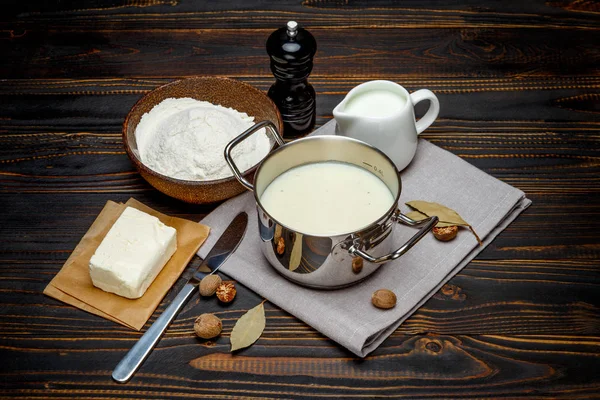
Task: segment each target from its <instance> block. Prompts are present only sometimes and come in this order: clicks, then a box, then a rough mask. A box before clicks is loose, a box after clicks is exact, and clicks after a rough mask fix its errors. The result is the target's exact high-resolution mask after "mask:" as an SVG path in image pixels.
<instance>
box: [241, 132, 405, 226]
mask: <svg viewBox="0 0 600 400" xmlns="http://www.w3.org/2000/svg"><path fill="white" fill-rule="evenodd" d="M322 140H333V141H340V142H341V141H347V142H354V143H355V144H357V145H359V146H362V147H364V148H366V149H367V150H370V151H375V152H376V153H378V154H379V155H380V156H382V157H383V159H384V160H385V161H387V162H388V163H389V165H390V166H391V167H392V169H393V170H394V171H395V174H394V176H395V177H396V179H397V180H398V191H397V193H396V194H395V195H394V201H393V203H392V205H391V206H390V207H389V208H388V210H387V211H386V212H385V213H383V214H382V215H381V217H379V218H377V219H376V220H375V221H373V222H370V223H369V224H367V225H365V226H363V227H361V228H360V229H355V230H352V231H349V232H340V233H335V234H312V233H306V232H303V231H301V230H298V229H296V228H293V227H291V226H288V225H286V224H283V223H281V222H280V221H279V220H278V219H276V218H274V217H273V216H272V215H271V214H270V213H269V212H268V211H267V209H266V207H264V206H263V204H262V203H261V201H260V198H259V196H258V193H257V191H256V188H255V187H254V189H253V190H252V191H253V192H254V200H255V201H256V204H257V206H258V207H259V208H260V210H261V211H262V212H264V213H265V214H266V215H267V216H268V217H269V218H270V219H271V220H273V221H274V222H275V223H277V224H279V225H281V226H282V227H284V228H286V229H288V230H290V231H293V232H296V233H300V234H302V235H305V236H312V237H336V236H348V235H351V234H353V233H357V232H363V231H365V230H369V229H371V228H372V227H373V226H375V225H378V224H380V223H381V222H382V221H385V220H387V219H388V218H389V217H390V216H391V215H392V214H393V213H394V212H395V211H396V210H398V200H399V199H400V193H401V192H402V179H401V177H400V172H399V171H398V169H397V168H396V165H395V164H394V162H393V161H392V160H391V159H390V158H389V157H388V156H387V155H386V154H385V153H384V152H382V151H381V150H379V149H378V148H376V147H374V146H372V145H370V144H368V143H365V142H363V141H361V140H358V139H354V138H349V137H345V136H336V135H319V136H308V137H304V138H301V139H297V140H294V141H293V142H288V143H286V144H284V145H283V146H279V147H277V148H275V149H272V150H271V151H270V152H269V153H268V154H267V155H266V156H265V158H264V159H263V160H262V161H261V162H260V164H259V166H258V168H257V169H256V173H255V177H254V182H255V183H256V181H257V180H258V177H259V176H260V173H261V170H262V168H263V166H264V165H265V164H266V162H267V160H269V158H271V157H273V156H275V155H276V154H278V153H280V152H284V151H286V150H289V149H290V148H292V147H293V146H298V145H301V144H302V143H304V142H308V141H322ZM327 161H338V162H342V163H346V164H350V163H347V162H345V161H342V160H335V159H330V160H322V161H319V162H327ZM307 164H315V162H306V163H301V164H298V165H294V166H293V167H292V168H296V167H299V166H302V165H307ZM353 165H355V164H353ZM290 169H291V168H290ZM288 170H289V169H288ZM288 170H286V171H288ZM366 170H367V171H368V172H369V173H371V174H373V176H375V177H376V178H377V179H380V178H379V177H378V176H377V175H375V174H374V173H373V172H371V171H369V170H368V169H366ZM286 171H284V172H286ZM284 172H282V173H281V174H283V173H284ZM281 174H278V175H277V177H279V176H281ZM277 177H276V178H277ZM380 180H381V179H380ZM271 182H272V181H271ZM382 182H383V183H384V185H386V187H387V188H388V189H389V190H390V191H391V188H390V187H389V186H388V185H387V184H386V183H385V182H384V181H383V180H382Z"/></svg>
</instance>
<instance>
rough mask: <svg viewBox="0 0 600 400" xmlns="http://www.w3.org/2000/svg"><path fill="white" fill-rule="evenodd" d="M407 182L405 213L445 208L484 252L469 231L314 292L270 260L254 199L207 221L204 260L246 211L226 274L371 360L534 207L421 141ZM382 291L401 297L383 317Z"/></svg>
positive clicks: (403, 231)
mask: <svg viewBox="0 0 600 400" xmlns="http://www.w3.org/2000/svg"><path fill="white" fill-rule="evenodd" d="M334 130H335V121H331V122H329V123H327V124H325V125H324V126H322V127H321V128H320V129H318V130H317V131H315V132H314V133H313V135H321V134H334ZM401 179H402V192H401V195H400V205H401V207H400V208H401V209H402V211H403V212H408V211H410V209H409V208H408V207H407V206H405V205H404V203H405V202H408V201H411V200H425V201H431V202H437V203H441V204H444V205H445V206H448V207H450V208H452V209H454V210H456V211H457V212H458V213H459V214H460V215H461V216H462V217H463V218H464V219H465V220H466V221H467V222H469V223H470V224H471V225H472V226H473V228H474V229H475V231H476V232H477V234H478V235H479V236H480V238H481V239H482V241H483V245H482V246H479V244H478V242H477V240H476V239H475V236H474V235H473V234H471V232H469V231H467V230H461V231H460V232H459V234H458V236H457V237H456V238H455V239H454V240H452V241H449V242H440V241H438V240H437V239H435V238H434V237H433V235H431V234H430V235H426V236H425V237H424V238H423V239H422V240H421V241H420V242H419V243H418V244H417V245H415V246H414V247H413V248H412V249H411V250H409V251H408V253H406V254H405V255H403V256H402V257H400V258H398V259H396V260H394V261H390V262H388V263H387V264H384V265H382V266H381V267H380V268H379V269H378V270H377V271H376V272H375V273H374V274H372V275H371V276H369V277H368V278H367V279H366V280H364V281H362V282H361V283H358V284H356V285H354V286H351V287H348V288H345V289H338V290H316V289H308V288H305V287H302V286H299V285H297V284H294V283H292V282H289V281H288V280H286V279H285V278H283V277H282V276H281V275H279V274H278V273H277V272H276V271H275V269H274V268H272V267H271V266H270V265H269V263H268V261H267V260H266V259H265V258H264V256H263V254H262V252H261V250H260V239H259V236H258V222H257V212H256V205H255V201H254V197H253V194H252V193H249V192H247V193H244V194H241V195H239V196H237V197H235V198H233V199H231V200H229V201H227V202H225V203H223V204H222V205H221V206H219V207H218V208H217V209H215V210H214V211H213V212H212V213H210V214H209V215H208V216H207V217H206V218H204V219H203V220H202V221H201V223H202V224H205V225H208V226H210V227H211V233H210V235H209V237H208V239H207V241H206V245H204V246H202V248H201V249H200V251H199V253H198V255H199V256H200V257H205V256H206V254H207V253H208V251H209V249H210V248H211V247H212V245H213V244H214V242H215V241H216V239H217V238H218V237H219V236H220V235H221V233H222V232H223V230H224V229H225V228H226V227H227V225H228V224H229V222H231V219H232V218H234V216H235V215H237V213H238V212H240V211H242V210H243V211H246V212H247V213H248V216H249V221H248V230H247V232H246V235H245V237H244V239H243V241H242V243H241V244H240V246H239V247H238V249H237V250H236V252H235V253H234V254H233V255H232V256H231V258H230V259H229V260H228V261H227V262H226V263H225V264H224V265H223V267H222V268H221V270H222V271H223V273H225V274H227V275H229V276H231V277H232V278H234V279H236V280H237V281H239V282H240V283H242V284H243V285H245V286H247V287H248V288H250V289H252V290H253V291H255V292H256V293H258V294H260V295H261V296H263V297H265V298H266V299H268V300H269V301H271V302H272V303H274V304H276V305H278V306H279V307H281V308H282V309H284V310H286V311H287V312H289V313H290V314H293V315H294V316H296V317H297V318H299V319H301V320H302V321H304V322H306V323H307V324H309V325H310V326H312V327H313V328H315V329H316V330H318V331H320V332H321V333H323V334H324V335H326V336H328V337H330V338H331V339H333V340H335V341H336V342H338V343H339V344H341V345H342V346H344V347H346V348H347V349H349V350H350V351H352V352H353V353H354V354H356V355H358V356H360V357H364V356H366V355H367V354H369V353H370V352H371V351H373V350H375V349H376V348H377V347H378V346H379V345H380V344H381V343H382V342H383V341H384V340H385V339H386V338H387V337H388V336H389V335H390V334H392V332H394V330H396V328H398V326H399V325H400V324H402V322H404V320H406V319H407V318H408V317H409V316H410V315H411V314H412V313H414V312H415V311H416V310H417V309H418V308H419V307H420V306H421V305H422V304H423V303H425V302H426V301H427V300H428V299H429V298H430V297H431V296H432V295H433V294H435V293H436V292H437V291H438V289H439V288H440V287H441V286H442V285H443V284H444V283H446V282H447V281H448V280H450V278H452V277H453V276H454V275H456V274H457V273H458V272H459V271H460V270H461V269H462V268H463V267H464V266H465V265H467V263H468V262H469V261H471V260H472V259H473V258H474V257H475V256H477V254H479V253H480V252H481V251H482V250H483V249H484V248H485V246H487V245H488V244H489V243H490V242H491V241H492V240H494V238H495V237H496V236H497V235H498V234H499V233H500V232H501V231H502V230H503V229H504V228H506V227H507V226H508V225H509V224H510V223H511V222H512V221H513V220H514V219H515V218H516V217H517V216H518V215H519V214H520V213H521V212H522V211H523V210H524V209H525V208H527V207H528V206H529V205H530V204H531V201H530V200H528V199H527V198H526V197H525V194H524V193H523V192H522V191H520V190H518V189H515V188H514V187H512V186H510V185H507V184H506V183H504V182H501V181H499V180H498V179H496V178H494V177H492V176H490V175H488V174H486V173H485V172H483V171H481V170H479V169H477V168H476V167H474V166H472V165H471V164H469V163H467V162H465V161H463V160H462V159H460V158H459V157H457V156H455V155H453V154H451V153H449V152H447V151H445V150H443V149H440V148H439V147H437V146H435V145H433V144H431V143H429V142H427V141H425V140H422V139H421V140H419V145H418V150H417V153H416V156H415V158H414V159H413V161H412V163H411V164H410V166H409V167H408V168H406V169H405V170H404V171H402V173H401ZM394 229H395V231H394V241H395V245H396V246H397V247H398V246H400V245H401V244H402V243H404V242H405V241H406V240H407V239H408V238H410V237H411V236H412V235H413V234H414V233H415V229H414V228H409V227H406V226H403V225H400V224H398V225H397V226H395V227H394ZM397 247H396V248H397ZM381 288H387V289H391V290H393V291H394V293H396V296H397V297H398V302H397V304H396V306H395V307H394V308H392V309H389V310H379V309H377V308H375V307H374V306H373V305H372V304H371V295H372V293H373V292H374V291H376V290H377V289H381Z"/></svg>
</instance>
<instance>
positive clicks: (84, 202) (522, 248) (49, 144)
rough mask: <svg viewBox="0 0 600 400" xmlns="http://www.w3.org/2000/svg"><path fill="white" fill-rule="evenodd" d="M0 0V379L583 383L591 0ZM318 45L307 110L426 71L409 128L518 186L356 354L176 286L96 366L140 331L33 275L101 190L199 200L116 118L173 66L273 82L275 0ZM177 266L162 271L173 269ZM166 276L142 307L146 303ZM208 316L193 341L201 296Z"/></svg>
mask: <svg viewBox="0 0 600 400" xmlns="http://www.w3.org/2000/svg"><path fill="white" fill-rule="evenodd" d="M55 3H56V4H54V5H50V4H47V3H46V2H42V1H32V2H26V1H9V2H8V4H6V2H5V4H4V6H3V9H2V16H1V17H0V54H1V55H2V58H1V61H0V79H2V81H1V85H0V104H1V105H0V210H1V211H0V359H1V361H0V397H2V398H29V399H31V398H40V397H48V398H64V397H77V398H94V399H100V398H142V399H149V398H188V397H200V398H297V397H305V396H306V397H308V396H312V397H317V398H330V397H339V398H355V397H356V398H357V397H403V398H409V399H414V398H451V397H455V398H490V397H505V398H522V397H532V398H547V397H552V398H578V399H580V398H591V397H597V396H599V393H600V379H599V378H598V375H599V372H598V371H600V313H599V307H600V301H599V298H600V296H599V290H600V266H599V264H600V262H599V255H600V224H599V223H598V220H599V219H600V179H599V175H598V173H599V172H600V74H599V72H600V49H599V44H600V17H599V16H600V14H599V11H600V6H599V5H598V3H596V2H593V1H569V0H553V1H541V0H535V1H521V2H504V3H506V4H504V3H503V2H497V1H455V0H450V1H446V2H439V3H438V2H434V1H412V0H411V1H404V2H386V1H371V2H367V1H326V0H325V1H314V0H307V1H304V2H302V3H301V2H300V1H294V2H292V1H279V2H272V3H271V4H267V2H258V1H254V2H250V1H221V2H205V4H203V3H202V2H193V1H167V0H157V1H135V2H131V1H123V0H114V1H107V2H100V1H87V2H85V1H82V2H79V1H66V2H55ZM289 19H295V20H297V21H299V22H300V23H301V24H302V25H304V26H306V27H307V28H309V29H310V31H311V32H312V33H313V34H314V36H315V37H316V39H317V42H318V45H319V49H318V53H317V55H316V59H315V68H314V70H313V74H312V76H311V79H310V81H311V82H312V84H313V85H314V87H315V89H316V91H317V96H318V98H317V101H318V108H317V125H322V124H323V123H325V122H327V121H328V120H329V119H331V113H332V109H333V107H334V106H335V105H336V104H337V103H338V102H339V101H341V99H342V98H343V96H344V95H345V93H346V92H347V91H348V90H350V89H351V88H352V87H354V86H355V85H357V84H359V83H361V82H364V81H366V80H371V79H377V78H381V79H390V80H394V81H397V82H399V83H401V84H402V85H404V86H405V87H407V88H408V89H409V90H416V89H419V88H429V89H431V90H433V91H434V92H435V93H436V94H437V95H438V97H439V99H440V102H441V113H440V116H439V118H438V120H437V121H436V123H435V124H434V125H433V126H432V127H431V128H430V129H428V130H427V131H426V132H425V133H424V135H423V136H424V137H425V138H426V139H428V140H430V141H431V142H433V143H435V144H436V145H438V146H441V147H443V148H445V149H447V150H449V151H451V152H453V153H455V154H457V155H458V156H460V157H462V158H463V159H465V160H467V161H468V162H470V163H472V164H473V165H475V166H477V167H478V168H481V169H482V170H484V171H486V172H487V173H489V174H491V175H493V176H495V177H497V178H498V179H501V180H503V181H504V182H506V183H508V184H511V185H514V186H516V187H518V188H520V189H522V190H524V191H525V192H526V193H527V196H528V197H529V198H531V199H532V200H533V202H534V203H533V205H532V206H531V207H530V208H529V209H528V210H527V211H526V212H525V213H524V214H523V215H521V216H520V217H519V218H518V219H517V220H516V221H515V222H514V223H513V224H512V225H510V227H509V228H508V229H506V230H505V231H504V232H503V233H502V234H501V235H500V236H499V237H498V238H497V239H496V240H495V241H494V242H493V243H492V244H491V245H490V246H488V247H487V248H486V249H485V251H484V252H483V253H481V254H480V255H479V256H478V257H477V258H476V259H475V260H474V261H473V262H471V263H470V264H469V265H468V266H467V267H466V268H465V269H464V270H463V271H462V272H461V273H460V274H458V275H457V276H456V277H455V278H454V279H452V280H451V281H450V283H449V284H448V285H446V286H445V287H444V288H443V289H442V290H441V291H440V292H439V293H437V294H436V295H435V296H434V297H433V298H432V299H431V300H429V301H428V302H427V303H426V304H425V305H424V306H423V307H422V308H421V309H419V310H418V311H417V313H416V314H414V315H413V316H412V317H411V318H410V319H409V320H408V321H406V323H405V324H403V325H402V326H401V327H400V328H399V329H398V330H397V331H396V332H395V333H394V334H393V335H392V336H391V337H390V338H389V339H388V340H387V341H385V342H384V343H383V345H382V346H381V347H380V348H379V349H377V350H376V351H375V352H374V353H373V354H372V355H370V356H369V357H367V358H366V359H359V358H357V357H355V356H353V355H352V354H351V353H349V352H348V351H346V350H345V349H343V348H341V347H340V346H338V345H336V344H335V343H333V342H332V341H331V340H329V339H328V338H326V337H324V336H323V335H321V334H319V333H318V332H316V331H315V330H313V329H312V328H310V327H308V326H307V325H306V324H304V323H302V322H300V321H298V320H297V319H295V318H294V317H292V316H290V315H289V314H287V313H286V312H284V311H282V310H281V309H279V308H277V307H275V306H273V305H272V304H269V303H267V304H266V314H267V329H266V331H265V333H264V334H263V336H262V338H261V339H260V340H259V341H258V342H257V343H256V344H255V345H254V346H252V347H251V348H249V349H247V350H245V351H242V352H240V353H239V354H236V355H235V356H231V355H230V354H229V352H228V350H229V344H228V343H229V335H230V333H231V329H232V326H233V323H234V321H235V320H236V319H237V318H238V317H239V316H240V315H241V314H242V313H243V312H244V311H245V310H247V309H248V307H251V306H253V305H254V304H256V303H257V302H258V301H259V297H258V296H257V295H256V294H253V293H251V292H249V291H248V290H246V289H244V288H241V289H240V293H239V295H238V299H237V300H236V302H235V303H234V304H233V305H232V306H231V307H229V308H228V309H223V308H222V307H220V306H219V305H218V304H216V303H215V302H206V303H205V304H203V305H202V306H200V305H199V304H198V302H197V301H194V302H192V303H191V304H190V305H189V306H188V307H187V308H186V309H185V310H184V311H183V312H182V314H180V316H179V317H178V318H177V319H176V321H175V322H174V323H173V325H172V326H171V327H170V329H169V330H168V332H167V333H166V335H165V337H164V338H163V339H162V341H161V342H160V344H159V346H158V348H157V349H156V350H155V351H154V352H153V353H152V355H151V356H150V358H149V359H148V360H147V362H146V363H145V364H144V366H143V367H142V369H141V370H140V371H139V373H138V374H137V375H136V376H135V377H134V379H133V380H132V381H131V382H130V383H129V384H127V385H118V384H116V383H114V382H112V380H111V378H110V372H111V370H112V369H113V367H114V366H115V365H116V364H117V362H118V361H119V360H120V359H121V357H123V355H124V354H125V352H126V351H127V350H128V349H129V348H130V347H131V346H132V345H133V344H134V343H135V341H136V340H137V339H138V338H139V337H140V333H138V332H134V331H131V330H128V329H126V328H124V327H122V326H120V325H117V324H114V323H112V322H109V321H106V320H104V319H102V318H99V317H96V316H93V315H90V314H87V313H85V312H83V311H80V310H78V309H76V308H73V307H70V306H67V305H65V304H62V303H60V302H58V301H55V300H53V299H51V298H49V297H46V296H44V295H43V294H42V291H43V289H44V287H45V286H46V285H47V284H48V282H49V281H50V280H51V279H52V277H53V276H54V275H55V274H56V273H57V272H58V271H59V269H60V268H61V266H62V264H63V263H64V261H65V260H66V259H67V257H68V256H69V254H70V252H71V251H72V250H73V248H74V247H75V246H76V244H77V243H78V241H79V239H80V238H81V236H82V235H83V234H84V233H85V231H86V230H87V228H88V227H89V226H90V224H91V222H92V221H93V220H94V218H95V217H96V215H97V214H98V212H99V211H100V209H101V208H102V206H103V205H104V203H105V202H106V201H107V200H114V201H126V200H127V199H128V198H129V197H132V196H133V197H135V198H136V199H138V200H140V201H142V202H144V203H146V204H148V205H150V206H151V207H154V208H156V209H158V210H160V211H163V212H165V213H169V214H173V215H177V216H180V217H185V218H190V219H193V220H199V219H200V218H201V217H203V216H204V215H206V214H207V213H209V212H210V211H211V210H212V209H213V208H214V205H212V206H193V205H188V204H183V203H180V202H177V201H174V200H172V199H170V198H168V197H166V196H164V195H162V194H160V193H158V192H157V191H156V190H153V189H152V188H151V187H150V186H149V185H148V184H147V183H146V182H145V181H144V180H142V179H141V178H140V176H139V175H138V174H137V173H136V172H135V170H134V168H133V166H132V164H131V163H130V161H129V159H128V158H127V156H126V155H125V152H124V150H123V146H122V142H121V124H122V122H123V119H124V117H125V115H126V114H127V112H128V111H129V109H130V108H131V106H132V105H133V104H134V103H135V101H136V100H137V99H138V98H140V97H141V96H142V95H143V94H144V93H146V92H148V91H150V90H152V89H153V88H155V87H157V86H158V85H161V84H163V83H165V82H169V81H171V80H173V79H175V78H180V77H186V76H194V75H226V76H230V77H235V78H237V79H240V80H243V81H246V82H248V83H250V84H252V85H254V86H256V87H258V88H260V89H261V90H267V89H268V87H269V86H270V84H271V83H272V82H273V79H272V76H271V73H270V71H269V62H268V59H267V55H266V53H265V46H264V45H265V41H266V39H267V37H268V35H269V34H270V33H271V32H272V31H273V30H274V29H276V28H278V27H280V26H282V25H283V24H284V23H285V22H286V21H287V20H289ZM181 284H182V281H180V282H178V284H177V288H178V287H180V286H181ZM172 296H173V291H172V292H170V294H169V295H168V297H167V300H166V301H164V302H163V303H162V304H161V305H160V307H159V308H158V310H157V312H156V313H155V314H154V316H153V318H152V319H151V321H153V320H154V319H155V318H156V316H157V315H158V313H159V312H160V311H162V310H164V308H165V305H166V304H167V302H168V300H169V299H170V298H172ZM204 311H213V312H219V313H220V315H221V316H222V317H223V318H224V332H223V335H222V336H221V337H220V338H218V339H217V340H214V341H208V342H205V341H200V340H198V339H197V338H196V337H195V336H194V333H193V329H192V324H193V320H194V318H195V317H196V316H197V315H198V314H199V313H201V312H204Z"/></svg>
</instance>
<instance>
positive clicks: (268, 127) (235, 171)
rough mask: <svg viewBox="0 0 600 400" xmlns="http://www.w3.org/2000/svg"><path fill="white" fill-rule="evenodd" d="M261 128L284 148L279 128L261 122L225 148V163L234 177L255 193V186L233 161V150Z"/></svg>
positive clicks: (269, 123) (267, 122)
mask: <svg viewBox="0 0 600 400" xmlns="http://www.w3.org/2000/svg"><path fill="white" fill-rule="evenodd" d="M261 128H266V130H267V132H268V133H269V134H271V136H272V137H273V139H275V142H276V143H277V144H278V145H279V146H283V145H284V144H285V142H284V141H283V139H282V137H281V136H280V135H279V133H277V128H275V125H273V123H272V122H271V121H261V122H259V123H257V124H255V125H254V126H252V127H250V128H248V129H247V130H246V131H245V132H243V133H242V134H240V135H239V136H238V137H236V138H235V139H233V140H232V141H231V142H229V143H227V146H225V161H227V164H229V168H231V171H233V175H235V178H236V179H237V180H238V181H239V182H240V183H241V184H242V185H243V186H244V187H245V188H246V189H248V190H252V191H254V185H252V184H251V183H250V182H248V180H247V179H246V178H244V176H243V175H242V172H240V170H239V168H238V167H237V165H235V162H234V161H233V156H232V155H231V152H232V151H233V148H234V147H235V146H237V145H238V144H240V143H241V142H243V141H244V140H245V139H246V138H248V137H249V136H250V135H252V134H253V133H254V132H256V131H257V130H259V129H261Z"/></svg>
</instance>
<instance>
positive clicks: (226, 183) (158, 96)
mask: <svg viewBox="0 0 600 400" xmlns="http://www.w3.org/2000/svg"><path fill="white" fill-rule="evenodd" d="M170 97H175V98H179V97H191V98H193V99H196V100H204V101H209V102H211V103H213V104H220V105H222V106H223V107H232V108H234V109H236V110H238V111H240V112H245V113H246V114H248V115H250V116H253V117H254V122H260V121H265V120H269V121H271V122H272V123H273V124H274V125H275V126H276V127H277V128H278V129H279V132H282V131H283V121H282V119H281V115H280V114H279V111H278V110H277V107H276V106H275V104H274V103H273V102H272V101H271V99H269V97H268V96H267V95H266V94H264V93H263V92H261V91H260V90H258V89H256V88H254V87H252V86H250V85H248V84H247V83H244V82H241V81H237V80H234V79H229V78H223V77H196V78H188V79H182V80H179V81H175V82H171V83H168V84H166V85H163V86H160V87H158V88H156V89H154V90H153V91H151V92H150V93H147V94H146V95H145V96H144V97H142V98H141V99H140V100H139V101H138V102H137V103H135V105H134V106H133V108H132V109H131V111H129V114H127V117H126V118H125V122H124V123H123V143H124V144H125V150H126V151H127V155H128V156H129V158H130V159H131V161H132V162H133V164H134V165H135V167H136V168H137V170H138V171H139V173H140V174H141V175H142V177H143V178H144V179H145V180H146V181H148V183H150V184H151V185H152V186H154V187H155V188H156V189H158V190H159V191H161V192H163V193H164V194H166V195H168V196H171V197H174V198H176V199H179V200H183V201H185V202H188V203H195V204H203V203H213V202H216V201H221V200H225V199H228V198H230V197H233V196H235V195H237V194H239V193H241V192H243V191H244V190H245V189H244V187H243V186H242V185H241V184H240V183H239V182H238V181H237V180H236V179H235V178H234V177H233V176H231V177H229V178H224V179H218V180H213V181H188V180H183V179H176V178H171V177H168V176H166V175H163V174H160V173H158V172H156V171H153V170H152V169H150V168H148V167H147V166H145V165H144V164H143V163H142V161H141V160H140V158H139V152H138V149H137V143H136V140H135V128H136V126H137V124H138V123H139V122H140V119H141V118H142V115H144V113H147V112H148V111H150V110H151V109H152V107H154V106H155V105H157V104H158V103H160V102H161V101H163V100H164V99H167V98H170ZM240 133H242V132H240ZM256 167H257V166H254V167H252V168H250V169H249V170H248V171H246V173H244V176H245V177H246V179H252V178H253V176H254V172H255V171H256Z"/></svg>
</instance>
